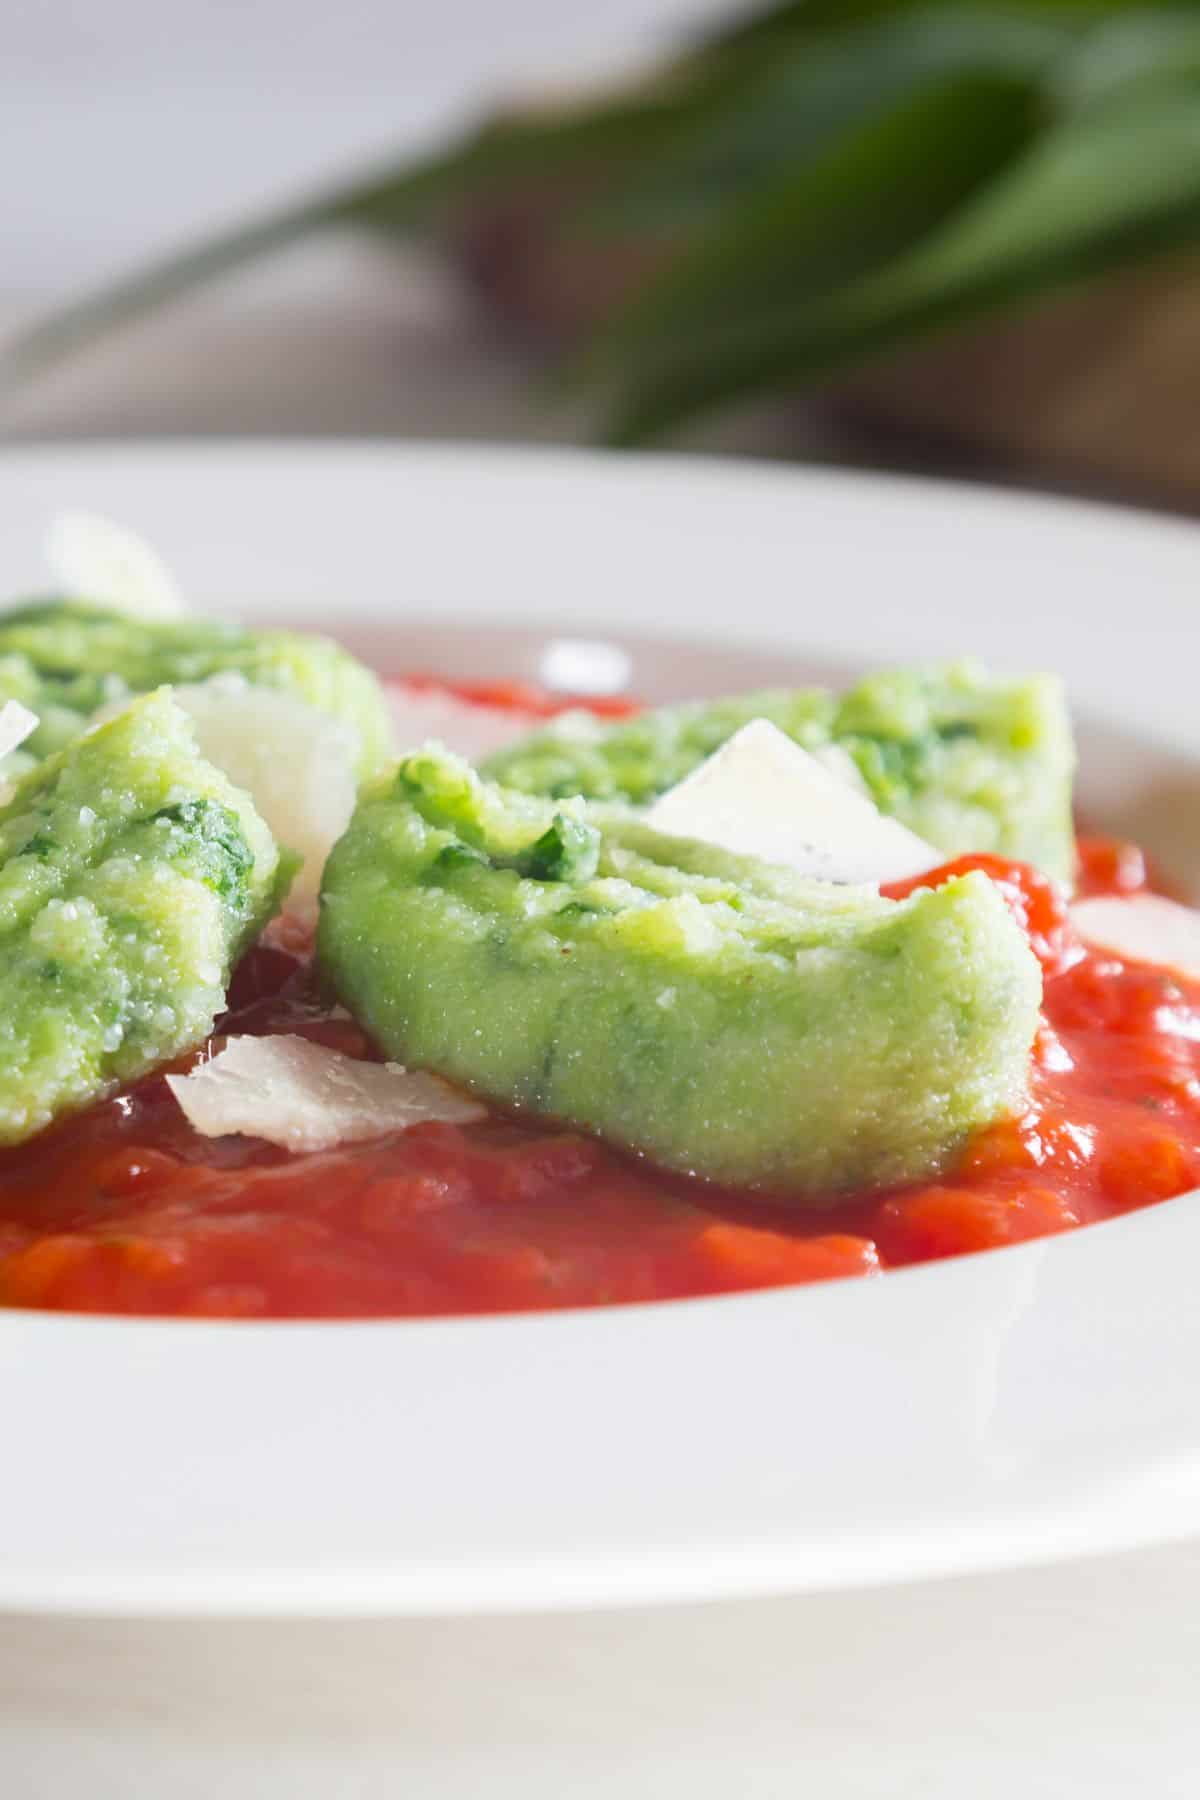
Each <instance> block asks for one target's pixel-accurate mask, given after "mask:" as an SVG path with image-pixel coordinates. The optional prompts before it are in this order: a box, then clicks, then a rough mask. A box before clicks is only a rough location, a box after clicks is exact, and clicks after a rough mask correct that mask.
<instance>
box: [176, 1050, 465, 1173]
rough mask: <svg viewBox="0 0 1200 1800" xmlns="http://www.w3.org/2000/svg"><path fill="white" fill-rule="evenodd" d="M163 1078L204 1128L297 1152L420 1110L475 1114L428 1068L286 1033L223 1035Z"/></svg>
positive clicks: (399, 1122) (404, 1125) (397, 1124)
mask: <svg viewBox="0 0 1200 1800" xmlns="http://www.w3.org/2000/svg"><path fill="white" fill-rule="evenodd" d="M167 1085H168V1086H169V1088H170V1089H171V1092H172V1093H173V1094H174V1096H175V1098H176V1100H177V1101H178V1102H179V1105H180V1106H181V1107H182V1109H183V1111H184V1113H185V1114H186V1116H187V1118H188V1120H189V1122H190V1123H191V1124H192V1125H193V1126H194V1128H195V1129H196V1130H197V1131H198V1132H200V1133H201V1134H202V1135H203V1136H204V1137H234V1136H240V1137H256V1138H265V1139H266V1141H267V1142H268V1143H271V1144H280V1145H282V1147H283V1148H284V1149H285V1150H292V1151H297V1152H300V1151H310V1150H332V1149H334V1148H335V1147H336V1146H337V1145H338V1144H352V1143H357V1142H359V1141H361V1140H362V1139H365V1138H374V1137H382V1136H383V1135H384V1134H385V1133H386V1132H390V1131H406V1130H407V1129H408V1128H409V1126H410V1125H419V1124H421V1123H422V1122H423V1121H424V1120H427V1119H442V1120H445V1121H446V1122H448V1123H450V1124H455V1125H466V1124H469V1123H470V1122H471V1121H472V1120H473V1119H481V1118H482V1117H483V1116H484V1109H483V1107H481V1106H479V1105H477V1103H476V1102H475V1101H474V1100H469V1099H467V1098H466V1096H465V1095H463V1094H460V1093H458V1092H456V1090H455V1089H454V1088H452V1087H449V1086H447V1084H446V1083H445V1082H444V1081H439V1080H438V1078H437V1076H436V1075H425V1074H422V1073H420V1072H419V1071H415V1072H414V1071H409V1070H406V1069H402V1068H401V1067H400V1065H399V1064H398V1063H368V1062H359V1061H357V1060H356V1059H355V1058H354V1057H352V1056H343V1055H342V1054H341V1052H340V1051H338V1050H329V1049H326V1047H325V1046H324V1045H323V1044H313V1043H310V1042H309V1041H308V1039H307V1038H302V1037H295V1036H291V1035H287V1036H280V1037H264V1038H256V1037H235V1038H230V1040H229V1042H228V1044H227V1045H226V1047H225V1048H224V1049H223V1050H222V1051H221V1052H220V1054H219V1055H217V1056H214V1057H213V1058H212V1060H211V1061H210V1062H206V1063H201V1064H200V1066H199V1067H198V1068H197V1069H194V1070H193V1071H192V1073H191V1074H190V1075H168V1076H167Z"/></svg>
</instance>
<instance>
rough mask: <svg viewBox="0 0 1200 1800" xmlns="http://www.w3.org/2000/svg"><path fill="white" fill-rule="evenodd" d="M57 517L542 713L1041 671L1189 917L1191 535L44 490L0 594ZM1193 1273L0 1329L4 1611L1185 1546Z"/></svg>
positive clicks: (25, 478) (700, 1586) (37, 458)
mask: <svg viewBox="0 0 1200 1800" xmlns="http://www.w3.org/2000/svg"><path fill="white" fill-rule="evenodd" d="M62 506H79V507H86V508H89V509H92V510H96V511H101V512H107V513H111V514H113V515H114V516H116V517H118V518H121V519H123V520H126V521H128V522H129V523H131V524H133V525H135V526H137V527H138V528H140V529H143V530H144V531H145V532H146V533H147V534H148V535H149V536H150V537H151V538H152V540H153V541H154V542H156V543H157V544H158V545H159V546H160V547H161V548H162V549H163V551H164V552H165V553H166V555H167V556H168V558H169V559H170V560H171V561H172V562H173V563H174V565H175V566H176V567H177V569H178V571H179V573H180V575H181V577H182V579H183V581H184V583H185V586H186V587H187V589H188V590H189V591H190V592H191V593H192V594H193V595H194V596H195V597H196V598H197V599H202V600H204V601H206V602H212V603H214V604H216V605H219V606H221V607H223V608H225V609H228V610H237V611H240V612H243V613H245V614H246V615H248V616H253V617H256V618H263V619H265V618H271V619H283V618H288V619H291V620H305V621H320V622H321V623H322V624H324V625H325V626H327V627H329V628H332V629H335V630H338V631H340V632H342V633H343V634H344V635H347V636H348V637H349V638H350V639H351V640H352V641H355V642H358V643H359V644H361V645H363V646H365V647H367V648H371V649H373V650H374V651H375V652H376V653H377V654H379V655H382V656H391V657H394V658H395V659H396V660H397V661H398V662H409V661H410V660H417V659H420V660H425V661H426V662H427V663H431V664H436V663H437V662H438V661H439V660H440V661H443V662H448V663H452V664H453V665H454V666H456V667H458V668H460V669H465V668H467V667H468V666H470V667H473V668H475V669H476V670H477V671H478V672H479V673H481V674H485V675H490V674H493V673H494V674H536V673H537V664H538V657H539V654H540V647H541V645H542V644H543V643H544V641H545V639H546V638H547V637H548V636H551V635H552V636H555V637H561V636H563V635H564V634H580V635H586V636H588V637H595V636H597V635H599V634H605V635H609V636H615V637H617V638H619V639H621V640H622V641H623V642H626V643H628V645H629V647H630V649H631V652H632V654H633V658H634V668H633V675H632V682H633V685H634V687H635V689H638V690H640V691H642V692H645V693H647V694H648V695H650V696H652V697H653V696H657V695H660V694H664V693H667V692H672V691H674V692H680V691H687V690H689V689H693V688H695V689H698V688H708V689H712V688H714V687H719V686H721V685H727V686H736V685H737V684H738V682H740V681H741V680H743V679H755V678H760V677H761V675H762V674H763V673H764V671H767V670H769V671H770V672H771V674H772V675H773V676H775V677H776V678H778V679H786V678H787V677H788V676H789V674H790V673H791V671H793V670H795V671H798V672H804V671H805V670H810V669H818V670H820V669H824V668H830V667H834V666H849V665H860V666H861V665H863V664H866V663H872V662H879V661H884V660H887V659H889V658H897V657H905V658H909V657H915V656H919V655H924V654H930V653H932V654H936V655H939V656H942V655H946V654H948V653H954V652H958V651H967V650H975V651H979V652H981V653H983V654H985V655H988V656H990V657H992V658H993V659H994V660H995V661H996V662H997V663H1001V664H1004V665H1008V666H1011V667H1023V666H1028V665H1030V664H1043V665H1047V666H1052V667H1055V666H1056V667H1059V668H1061V669H1062V670H1063V671H1064V672H1065V674H1066V675H1067V677H1068V680H1069V681H1070V683H1071V686H1072V690H1073V692H1074V694H1075V695H1076V696H1077V698H1078V699H1079V700H1080V701H1081V702H1084V703H1086V704H1087V705H1089V706H1091V707H1092V708H1093V709H1100V710H1101V711H1103V710H1107V711H1108V712H1109V713H1110V714H1111V715H1113V716H1115V717H1118V718H1120V719H1121V720H1122V721H1123V722H1124V724H1125V725H1126V726H1128V725H1130V724H1132V725H1135V726H1138V727H1140V728H1142V735H1140V736H1130V735H1129V734H1128V732H1127V731H1126V730H1124V729H1119V730H1114V729H1107V728H1097V729H1093V730H1090V731H1089V732H1088V733H1087V739H1086V754H1087V777H1086V780H1085V800H1086V802H1087V804H1088V805H1089V807H1090V810H1091V811H1092V812H1093V813H1094V814H1096V815H1097V816H1100V817H1102V818H1103V820H1104V821H1105V822H1116V823H1118V824H1120V825H1122V826H1125V825H1127V824H1128V822H1129V821H1130V819H1133V820H1135V821H1136V822H1140V823H1141V824H1142V825H1143V826H1144V827H1145V828H1146V829H1147V830H1148V832H1149V834H1150V837H1151V839H1152V843H1153V847H1155V848H1157V849H1158V850H1159V852H1160V853H1161V854H1164V855H1166V857H1167V859H1168V861H1169V862H1172V863H1173V866H1174V868H1175V869H1176V871H1177V872H1178V873H1180V874H1181V875H1182V876H1184V877H1185V878H1189V879H1193V880H1195V879H1197V877H1198V876H1200V830H1198V829H1197V814H1198V812H1200V809H1198V808H1197V806H1196V798H1197V796H1198V795H1200V755H1198V753H1200V725H1198V722H1197V709H1196V706H1195V700H1194V684H1195V665H1196V655H1195V651H1196V646H1197V641H1198V634H1197V623H1196V622H1197V618H1198V617H1200V610H1198V609H1200V536H1198V535H1197V533H1196V532H1195V531H1194V530H1193V529H1192V528H1190V527H1187V526H1184V525H1180V524H1172V523H1168V522H1164V521H1158V520H1154V519H1150V518H1146V517H1144V516H1137V515H1133V514H1123V513H1119V512H1112V511H1104V510H1100V509H1094V508H1084V507H1079V506H1072V505H1067V504H1062V503H1050V502H1044V501H1037V500H1031V499H1027V498H1022V497H1019V496H1014V495H1009V496H1002V495H996V494H989V493H986V492H980V491H969V490H959V489H952V488H948V487H944V486H935V485H925V484H919V483H912V482H898V481H888V480H870V479H863V478H860V477H844V476H840V475H819V474H812V473H797V472H785V471H778V470H767V469H761V468H759V469H754V468H747V467H744V466H738V467H730V466H723V465H721V464H719V463H695V462H671V461H656V460H651V459H647V460H640V459H633V458H630V459H623V460H620V461H615V460H608V459H603V458H592V457H586V456H568V455H562V454H549V455H547V454H505V453H500V454H496V453H482V452H475V451H459V452H454V451H449V452H443V451H427V450H421V449H411V450H389V449H380V448H354V447H340V448H339V447H334V448H328V447H326V448H311V449H304V448H292V447H289V448H276V447H264V448H244V447H243V448H232V447H225V446H218V445H214V446H208V447H205V448H202V449H188V450H183V449H161V448H155V449H147V450H111V449H106V448H96V449H90V450H82V451H71V452H57V451H42V452H28V453H26V452H21V453H16V454H10V455H9V456H8V457H6V458H5V459H4V461H3V463H2V464H0V546H2V550H0V589H2V590H3V591H5V592H8V591H11V590H15V589H17V588H18V587H22V586H24V587H28V586H31V585H36V584H37V582H38V580H39V579H40V577H41V570H40V557H39V545H40V539H41V533H42V529H43V526H44V522H45V520H46V519H47V518H48V517H49V515H50V514H51V513H52V512H53V511H55V510H56V509H58V508H59V507H62ZM453 621H460V622H466V623H467V627H468V628H467V631H466V632H465V634H464V632H463V631H462V629H461V627H460V628H455V627H454V625H453V623H452V622H453ZM514 621H515V622H517V623H523V624H524V625H525V626H526V627H528V629H527V630H525V631H523V632H521V631H518V632H512V631H511V629H510V627H511V626H512V624H513V622H514ZM648 632H649V633H653V634H656V635H657V637H658V639H659V641H658V642H657V643H654V642H652V641H649V640H645V641H643V634H645V633H648ZM672 637H674V639H675V640H677V641H676V642H675V643H674V644H673V645H672V643H671V642H670V640H671V639H672ZM388 646H391V648H390V650H389V648H388ZM1198 1260H1200V1200H1193V1199H1184V1200H1180V1201H1176V1202H1172V1203H1169V1204H1166V1205H1163V1206H1158V1207H1154V1208H1151V1209H1150V1210H1148V1211H1146V1212H1144V1213H1142V1214H1140V1215H1138V1216H1136V1217H1130V1218H1126V1219H1124V1220H1121V1221H1118V1222H1115V1223H1112V1224H1108V1225H1104V1226H1100V1227H1097V1228H1094V1229H1092V1230H1089V1231H1084V1232H1079V1233H1076V1234H1073V1235H1071V1236H1068V1237H1066V1238H1060V1239H1055V1240H1047V1241H1045V1242H1042V1243H1039V1244H1033V1245H1029V1246H1025V1247H1022V1248H1019V1249H1012V1250H1005V1251H998V1252H993V1253H991V1254H989V1255H984V1256H973V1257H966V1258H962V1259H960V1260H958V1261H955V1262H952V1263H945V1264H941V1265H939V1266H933V1267H927V1268H924V1269H916V1270H912V1271H907V1272H904V1273H901V1274H896V1275H892V1276H889V1277H888V1278H886V1279H885V1280H883V1281H881V1282H874V1283H853V1282H847V1283H844V1284H836V1285H832V1286H828V1287H821V1288H802V1289H798V1290H793V1291H787V1290H783V1291H775V1292H772V1293H767V1294H756V1295H749V1296H745V1297H736V1298H726V1299H717V1300H711V1301H696V1302H686V1303H676V1304H671V1305H661V1306H641V1307H631V1308H624V1309H614V1310H607V1311H603V1310H602V1311H597V1312H590V1313H583V1312H580V1313H576V1314H570V1315H555V1316H548V1317H527V1318H508V1319H502V1320H462V1321H429V1322H423V1321H405V1322H397V1323H392V1324H366V1325H339V1324H319V1325H253V1324H233V1325H222V1324H207V1323H206V1324H178V1323H153V1322H138V1321H124V1320H91V1319H72V1318H61V1317H53V1316H39V1315H36V1314H25V1313H11V1314H8V1315H5V1316H0V1385H2V1388H3V1392H4V1396H5V1399H4V1458H3V1474H2V1477H0V1607H4V1608H12V1609H25V1610H30V1611H43V1610H45V1611H49V1610H60V1611H68V1610H76V1611H78V1610H85V1611H87V1610H90V1611H95V1612H102V1613H125V1614H148V1613H156V1614H173V1613H204V1612H218V1613H227V1614H233V1615H248V1614H302V1613H303V1614H314V1615H349V1614H355V1613H359V1614H361V1613H381V1614H382V1613H387V1614H399V1613H463V1612H469V1613H477V1612H483V1611H489V1610H502V1609H516V1610H520V1609H530V1610H534V1609H536V1610H543V1611H544V1610H547V1609H554V1608H559V1607H567V1606H572V1605H576V1604H591V1603H606V1602H608V1603H611V1602H634V1601H636V1602H654V1601H658V1600H663V1599H674V1598H701V1597H709V1598H715V1597H718V1596H727V1595H743V1594H744V1595H749V1594H758V1593H782V1592H785V1591H789V1590H796V1589H801V1588H832V1587H842V1586H847V1587H848V1586H855V1585H861V1584H865V1583H871V1582H877V1581H883V1580H892V1579H901V1578H911V1577H914V1576H923V1575H931V1574H935V1573H948V1572H951V1571H965V1570H981V1569H987V1568H999V1567H1005V1566H1012V1565H1015V1564H1020V1563H1033V1562H1038V1561H1044V1560H1048V1559H1051V1558H1055V1557H1059V1556H1062V1555H1065V1554H1068V1553H1071V1552H1077V1551H1090V1550H1100V1549H1111V1548H1114V1547H1117V1546H1134V1545H1138V1544H1145V1543H1149V1542H1151V1541H1154V1540H1160V1539H1167V1538H1170V1537H1173V1536H1182V1535H1184V1534H1186V1533H1190V1532H1192V1531H1193V1530H1194V1528H1195V1522H1196V1519H1197V1517H1198V1516H1200V1308H1197V1306H1196V1304H1195V1275H1194V1271H1195V1267H1196V1264H1197V1261H1198Z"/></svg>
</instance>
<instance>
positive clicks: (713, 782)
mask: <svg viewBox="0 0 1200 1800" xmlns="http://www.w3.org/2000/svg"><path fill="white" fill-rule="evenodd" d="M646 820H647V822H648V823H649V824H651V825H653V826H654V827H655V828H656V829H657V830H659V831H664V832H667V833H668V834H669V835H671V836H673V837H691V838H699V839H700V840H701V842H703V843H707V844H715V845H716V846H717V847H718V848H719V849H722V850H733V851H736V852H737V853H738V854H739V855H742V856H757V857H759V858H760V859H761V860H762V861H763V862H769V863H780V864H783V865H785V866H786V867H788V868H792V869H795V870H797V871H798V872H799V873H800V874H801V875H807V876H810V877H812V878H813V879H815V880H818V881H836V882H841V883H857V882H884V881H903V880H905V879H906V878H907V877H909V876H911V875H921V874H924V872H925V871H926V870H927V869H933V868H936V867H937V865H938V864H939V863H940V862H942V861H944V858H943V856H942V854H941V852H940V851H939V850H935V849H934V848H933V846H932V845H931V844H927V843H925V841H924V840H923V839H922V838H919V837H917V836H916V835H915V833H913V832H911V831H909V830H908V829H907V827H906V826H904V825H901V824H900V823H899V821H898V820H896V819H889V818H887V817H885V815H884V814H883V813H881V812H880V811H879V809H878V807H876V806H875V804H874V803H873V801H871V800H870V799H868V798H867V796H866V795H865V794H864V793H861V792H859V791H858V790H857V789H856V788H855V787H854V786H853V785H851V783H849V782H848V781H847V780H846V779H845V773H844V771H842V772H839V773H837V774H834V773H831V771H830V770H829V769H828V768H826V767H825V766H824V765H823V763H821V762H819V761H818V760H817V758H816V757H815V756H810V754H809V753H808V751H807V750H802V749H801V748H800V746H799V745H798V744H794V743H793V742H792V740H791V738H789V737H788V736H787V735H786V733H784V732H782V731H780V730H779V728H778V726H776V725H772V724H771V723H770V722H769V720H767V719H752V720H751V722H750V723H749V724H748V725H743V727H742V729H741V730H740V731H737V732H735V733H734V735H733V736H732V737H731V738H730V739H729V741H728V742H727V743H725V744H723V745H722V746H721V748H720V749H719V750H718V751H717V752H716V753H715V755H713V756H710V757H709V759H708V761H707V762H705V763H701V765H700V767H699V768H698V769H695V770H693V771H692V773H691V774H690V775H689V776H687V777H686V779H685V780H683V781H681V782H680V783H679V785H678V786H677V787H673V788H671V789H669V790H668V792H667V793H665V794H663V795H661V796H660V798H659V799H658V800H656V801H655V802H654V804H653V806H651V807H650V808H649V810H648V812H647V813H646Z"/></svg>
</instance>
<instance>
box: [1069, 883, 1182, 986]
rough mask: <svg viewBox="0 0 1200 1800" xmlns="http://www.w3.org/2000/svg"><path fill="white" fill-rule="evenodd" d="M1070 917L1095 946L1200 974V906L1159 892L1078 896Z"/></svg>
mask: <svg viewBox="0 0 1200 1800" xmlns="http://www.w3.org/2000/svg"><path fill="white" fill-rule="evenodd" d="M1071 922H1072V924H1073V925H1074V927H1075V929H1076V931H1077V932H1078V933H1079V935H1080V937H1081V938H1082V939H1083V941H1084V943H1085V944H1090V945H1091V947H1092V948H1093V949H1094V950H1107V951H1108V952H1109V954H1110V955H1112V956H1118V957H1121V958H1123V959H1124V960H1126V961H1128V962H1144V963H1153V964H1155V965H1157V966H1158V967H1159V968H1163V969H1174V970H1176V971H1177V973H1179V974H1180V975H1192V976H1195V977H1196V978H1197V979H1200V912H1195V911H1194V910H1193V909H1192V908H1191V907H1190V906H1180V905H1178V904H1177V902H1176V901H1174V900H1164V899H1162V898H1161V896H1160V895H1158V894H1131V895H1130V896H1129V898H1128V899H1124V900H1123V899H1116V898H1114V899H1102V900H1077V901H1076V902H1075V905H1074V906H1073V907H1072V908H1071Z"/></svg>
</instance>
